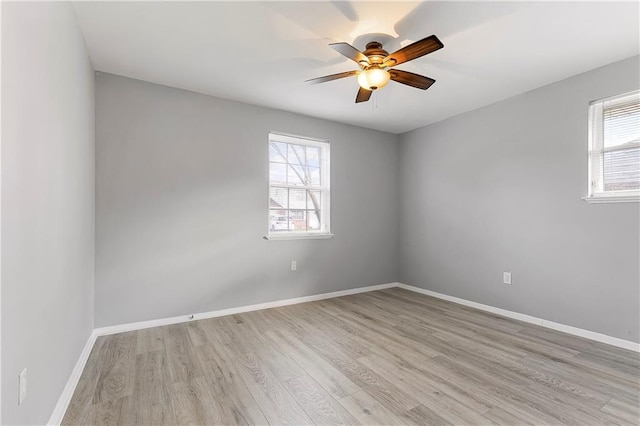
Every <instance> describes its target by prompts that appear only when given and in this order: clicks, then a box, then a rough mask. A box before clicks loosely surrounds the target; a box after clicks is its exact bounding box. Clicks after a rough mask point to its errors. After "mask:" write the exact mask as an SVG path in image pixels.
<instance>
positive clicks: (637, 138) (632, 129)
mask: <svg viewBox="0 0 640 426" xmlns="http://www.w3.org/2000/svg"><path fill="white" fill-rule="evenodd" d="M633 142H640V102H638V100H637V99H636V100H630V101H628V102H624V103H620V104H618V105H615V106H612V107H607V106H606V103H605V109H604V147H605V148H610V147H614V146H620V145H624V144H628V143H633Z"/></svg>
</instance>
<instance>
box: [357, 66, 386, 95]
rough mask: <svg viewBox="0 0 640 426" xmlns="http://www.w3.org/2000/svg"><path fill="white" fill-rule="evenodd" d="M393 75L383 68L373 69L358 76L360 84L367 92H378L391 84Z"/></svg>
mask: <svg viewBox="0 0 640 426" xmlns="http://www.w3.org/2000/svg"><path fill="white" fill-rule="evenodd" d="M390 79H391V75H390V74H389V72H388V71H386V70H383V69H382V68H377V67H372V68H369V69H366V70H363V71H361V72H360V74H358V84H359V85H360V87H362V88H363V89H366V90H377V89H380V88H381V87H384V86H386V85H387V83H389V80H390Z"/></svg>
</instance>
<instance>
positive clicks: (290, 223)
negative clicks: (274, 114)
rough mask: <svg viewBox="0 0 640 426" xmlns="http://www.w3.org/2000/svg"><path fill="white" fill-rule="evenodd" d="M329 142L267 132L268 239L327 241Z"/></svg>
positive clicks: (328, 235)
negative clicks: (313, 239)
mask: <svg viewBox="0 0 640 426" xmlns="http://www.w3.org/2000/svg"><path fill="white" fill-rule="evenodd" d="M329 202H330V194H329V143H328V142H324V141H319V140H314V139H308V138H302V137H297V136H289V135H283V134H280V133H269V223H268V227H269V229H268V232H267V237H266V238H267V239H278V238H283V239H286V238H327V237H330V236H331V233H330V230H329V209H330V208H329Z"/></svg>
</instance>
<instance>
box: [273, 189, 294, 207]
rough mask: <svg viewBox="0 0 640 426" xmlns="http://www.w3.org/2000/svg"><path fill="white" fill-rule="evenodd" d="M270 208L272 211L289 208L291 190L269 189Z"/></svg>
mask: <svg viewBox="0 0 640 426" xmlns="http://www.w3.org/2000/svg"><path fill="white" fill-rule="evenodd" d="M269 207H270V208H272V209H280V208H282V209H287V208H289V190H288V189H287V188H269Z"/></svg>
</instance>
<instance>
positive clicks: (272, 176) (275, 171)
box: [269, 163, 287, 185]
mask: <svg viewBox="0 0 640 426" xmlns="http://www.w3.org/2000/svg"><path fill="white" fill-rule="evenodd" d="M269 184H271V185H274V184H275V185H286V184H287V165H286V164H281V163H269Z"/></svg>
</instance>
